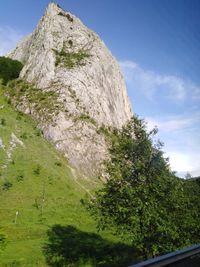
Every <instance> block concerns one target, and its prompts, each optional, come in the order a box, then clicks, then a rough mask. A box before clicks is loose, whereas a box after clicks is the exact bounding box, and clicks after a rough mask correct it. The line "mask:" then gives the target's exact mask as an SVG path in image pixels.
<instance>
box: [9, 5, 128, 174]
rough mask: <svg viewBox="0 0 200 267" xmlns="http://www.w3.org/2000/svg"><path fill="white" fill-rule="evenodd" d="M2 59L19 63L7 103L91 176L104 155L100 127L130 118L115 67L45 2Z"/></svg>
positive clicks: (92, 38)
mask: <svg viewBox="0 0 200 267" xmlns="http://www.w3.org/2000/svg"><path fill="white" fill-rule="evenodd" d="M8 57H10V58H12V59H16V60H19V61H21V62H22V63H23V64H24V67H23V69H22V71H21V74H20V78H21V79H22V81H18V82H15V84H13V87H15V91H16V93H13V92H12V97H11V101H12V102H13V103H14V104H15V106H16V107H17V108H18V110H21V111H22V112H24V113H27V114H30V115H31V116H32V117H33V118H34V119H35V120H36V121H37V123H38V127H39V128H40V129H41V130H42V131H43V134H44V137H45V138H47V139H48V140H49V141H50V142H51V143H53V144H54V146H55V147H56V148H57V149H58V150H60V151H62V152H63V154H64V156H65V157H66V158H67V159H68V160H69V163H70V164H71V165H72V166H73V167H75V168H77V169H78V170H79V171H81V172H82V173H85V174H86V175H88V176H93V175H97V174H98V173H99V171H100V170H101V169H102V162H103V160H104V159H105V158H106V155H107V144H106V141H105V135H104V131H103V129H104V128H105V127H116V128H120V127H122V125H124V124H125V123H126V122H127V121H128V120H129V119H130V118H131V116H132V111H131V106H130V103H129V100H128V97H127V92H126V87H125V82H124V79H123V77H122V74H121V72H120V68H119V66H118V63H117V61H116V60H115V59H114V57H113V56H112V55H111V53H110V51H109V50H108V49H107V48H106V46H105V44H104V43H103V42H102V41H101V39H100V38H99V37H98V36H97V34H95V33H94V32H93V31H91V30H90V29H88V28H87V27H86V26H85V25H83V23H82V22H81V21H80V20H79V19H78V18H76V17H75V16H74V15H72V14H70V13H69V12H64V11H63V10H62V9H61V8H60V7H59V6H58V5H57V4H54V3H50V4H49V5H48V7H47V9H46V12H45V14H44V16H43V17H42V18H41V20H40V21H39V23H38V26H37V28H36V30H35V31H34V32H33V33H32V34H30V35H29V36H27V37H26V38H25V39H24V40H23V41H22V42H21V43H19V44H18V45H17V47H16V48H15V49H14V51H12V52H11V53H10V54H9V55H8ZM24 81H26V82H24ZM33 89H34V90H35V92H36V91H37V93H35V94H36V95H38V96H39V97H35V96H33V95H32V92H33V91H34V90H33ZM30 95H31V96H30ZM41 95H42V97H41ZM39 102H40V103H39ZM41 103H43V104H44V103H45V104H44V105H41ZM47 106H48V107H47Z"/></svg>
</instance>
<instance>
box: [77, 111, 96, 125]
mask: <svg viewBox="0 0 200 267" xmlns="http://www.w3.org/2000/svg"><path fill="white" fill-rule="evenodd" d="M74 121H75V122H76V121H86V122H88V123H91V124H93V125H97V122H96V121H95V119H94V118H92V117H90V115H89V114H85V113H82V114H80V115H79V116H76V117H75V118H74Z"/></svg>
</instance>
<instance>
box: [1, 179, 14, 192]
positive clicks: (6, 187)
mask: <svg viewBox="0 0 200 267" xmlns="http://www.w3.org/2000/svg"><path fill="white" fill-rule="evenodd" d="M11 187H12V183H11V182H9V181H5V182H4V183H3V184H2V189H3V190H9V189H10V188H11Z"/></svg>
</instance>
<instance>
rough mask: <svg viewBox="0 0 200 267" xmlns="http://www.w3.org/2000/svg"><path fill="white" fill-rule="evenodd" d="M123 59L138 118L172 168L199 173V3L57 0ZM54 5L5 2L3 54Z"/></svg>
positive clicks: (0, 36) (0, 31) (0, 37)
mask: <svg viewBox="0 0 200 267" xmlns="http://www.w3.org/2000/svg"><path fill="white" fill-rule="evenodd" d="M57 2H58V4H59V5H61V6H62V7H63V8H64V9H65V10H67V11H70V12H71V13H73V14H75V15H76V16H78V17H79V18H80V19H81V20H82V21H83V22H84V23H85V24H86V25H87V26H88V27H89V28H91V29H92V30H94V31H95V32H96V33H97V34H99V36H100V37H101V38H102V39H103V40H104V42H105V43H106V45H107V46H108V48H109V49H110V50H111V52H112V53H113V55H114V56H115V57H116V58H117V60H118V61H119V63H120V65H121V68H122V71H123V73H124V77H125V80H126V84H127V89H128V94H129V97H130V99H131V103H132V106H133V110H134V112H135V113H137V114H138V115H140V116H141V117H143V118H145V119H146V120H147V121H148V122H149V123H148V127H149V128H151V127H153V126H154V125H157V126H158V128H159V138H160V139H161V140H162V141H163V142H164V144H165V147H164V151H165V152H166V156H169V157H170V162H171V166H172V169H173V170H175V171H177V172H178V174H179V175H182V176H184V174H185V173H186V172H187V171H188V172H190V173H191V174H192V175H200V156H199V148H200V23H199V18H200V1H199V0H173V1H169V0H162V1H160V0H98V1H97V0H66V1H64V0H58V1H57ZM48 3H49V1H47V0H29V1H27V0H1V2H0V54H4V53H6V52H7V51H8V50H10V49H11V48H12V47H14V46H15V44H16V43H17V41H18V40H19V39H21V38H22V37H23V36H24V35H26V34H28V33H30V32H32V31H33V30H34V28H35V26H36V25H37V22H38V20H39V19H40V17H41V16H42V15H43V13H44V9H45V7H46V6H47V4H48Z"/></svg>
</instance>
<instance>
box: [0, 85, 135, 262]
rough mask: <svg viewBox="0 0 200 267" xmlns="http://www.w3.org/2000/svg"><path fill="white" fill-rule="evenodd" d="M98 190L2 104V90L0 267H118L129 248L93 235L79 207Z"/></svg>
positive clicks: (27, 122) (0, 91) (92, 225)
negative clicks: (0, 240) (0, 242)
mask: <svg viewBox="0 0 200 267" xmlns="http://www.w3.org/2000/svg"><path fill="white" fill-rule="evenodd" d="M97 186H99V182H98V180H96V179H89V178H86V177H80V176H78V175H77V174H76V173H75V171H74V170H72V169H71V168H70V167H69V166H68V164H67V162H66V160H65V159H64V158H63V156H62V155H61V154H59V153H58V152H57V151H56V150H55V149H54V148H53V146H52V145H50V144H49V143H48V142H47V141H46V140H44V139H43V137H42V134H41V133H40V131H39V130H37V128H36V126H35V124H34V122H33V121H32V120H31V119H30V118H29V117H28V116H25V115H23V114H21V113H19V112H17V111H16V110H14V109H13V108H12V107H11V106H10V104H8V103H7V100H6V99H5V98H4V97H3V89H2V86H1V88H0V218H1V220H0V233H3V234H4V235H5V237H6V241H7V245H6V248H5V249H4V250H2V251H1V250H0V266H26V267H27V266H47V263H46V260H47V262H48V263H49V265H51V266H123V263H122V261H123V260H124V262H126V260H127V256H126V253H128V252H127V251H128V250H130V248H129V247H128V246H125V245H121V244H119V243H116V242H117V240H116V239H115V238H114V237H113V236H111V235H110V234H109V233H101V234H99V233H98V234H92V233H95V231H96V228H95V223H94V221H93V220H92V219H91V217H89V215H88V214H87V212H86V210H85V209H84V208H83V206H82V205H81V203H80V199H81V198H83V197H84V196H85V195H86V193H87V192H90V193H91V192H92V191H93V190H94V188H96V187H97ZM109 240H110V241H109ZM45 244H46V245H45ZM44 247H45V250H44ZM119 251H120V252H121V253H122V254H123V255H124V256H123V255H120V253H119ZM123 251H124V252H123ZM118 254H119V256H118ZM113 255H114V256H113ZM117 257H119V258H118V259H117ZM123 257H124V258H123ZM111 258H112V259H111ZM113 258H115V260H113ZM113 262H114V263H113ZM124 266H126V264H125V265H124Z"/></svg>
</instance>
